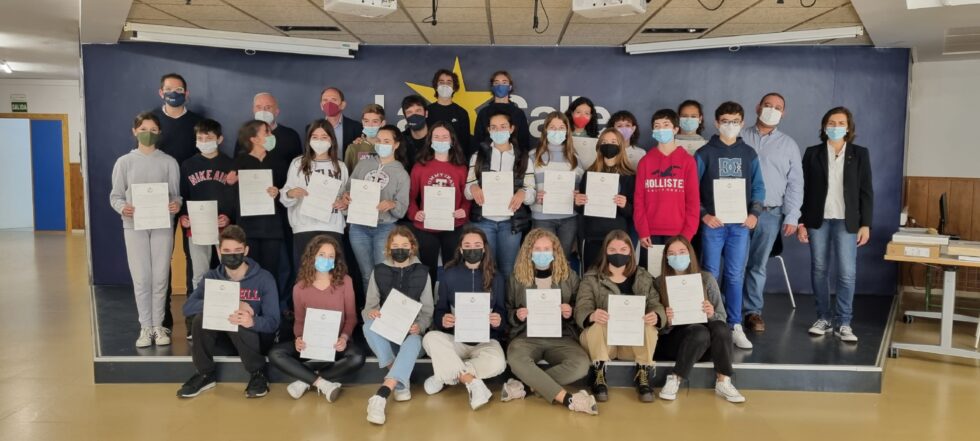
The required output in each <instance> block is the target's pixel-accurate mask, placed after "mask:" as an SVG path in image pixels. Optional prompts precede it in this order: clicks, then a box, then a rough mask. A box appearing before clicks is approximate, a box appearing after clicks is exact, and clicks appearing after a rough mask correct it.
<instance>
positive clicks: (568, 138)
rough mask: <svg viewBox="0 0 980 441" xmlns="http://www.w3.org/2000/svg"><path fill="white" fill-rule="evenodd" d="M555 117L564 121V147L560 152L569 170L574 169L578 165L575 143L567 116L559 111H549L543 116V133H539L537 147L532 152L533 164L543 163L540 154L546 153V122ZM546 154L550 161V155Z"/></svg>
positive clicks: (536, 165) (540, 164)
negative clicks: (539, 139) (539, 138)
mask: <svg viewBox="0 0 980 441" xmlns="http://www.w3.org/2000/svg"><path fill="white" fill-rule="evenodd" d="M556 119H559V120H561V122H563V123H565V132H566V133H565V148H563V149H562V153H563V154H564V155H565V160H566V161H568V168H569V170H574V169H575V166H577V165H578V158H576V156H575V144H574V143H573V142H572V127H571V125H570V124H569V123H568V117H567V116H565V114H564V113H561V112H551V113H549V114H548V116H546V117H545V118H544V124H543V125H542V126H541V127H542V128H543V130H544V133H542V134H541V135H542V136H541V141H540V142H538V148H537V150H536V151H535V152H534V166H535V167H541V166H543V165H544V160H543V159H542V156H544V154H545V153H548V124H551V122H552V121H554V120H556ZM548 156H549V158H548V161H549V162H550V161H551V157H550V156H551V155H550V154H549V155H548Z"/></svg>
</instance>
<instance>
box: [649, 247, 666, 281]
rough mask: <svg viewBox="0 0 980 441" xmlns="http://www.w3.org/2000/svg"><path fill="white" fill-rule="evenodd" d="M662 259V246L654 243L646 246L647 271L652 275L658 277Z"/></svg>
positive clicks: (661, 267)
mask: <svg viewBox="0 0 980 441" xmlns="http://www.w3.org/2000/svg"><path fill="white" fill-rule="evenodd" d="M663 261H664V246H663V245H654V246H652V247H650V248H647V271H648V272H649V273H650V275H651V276H653V277H660V273H661V271H660V270H662V269H663V266H662V265H663Z"/></svg>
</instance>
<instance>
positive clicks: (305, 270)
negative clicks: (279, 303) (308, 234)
mask: <svg viewBox="0 0 980 441" xmlns="http://www.w3.org/2000/svg"><path fill="white" fill-rule="evenodd" d="M324 245H330V246H332V247H333V251H334V255H335V256H336V257H334V264H333V269H332V270H330V284H331V285H333V286H341V285H343V284H344V277H346V276H347V262H345V261H344V247H342V246H340V243H339V242H337V239H334V238H333V237H331V236H330V235H327V234H321V235H318V236H316V237H314V238H313V240H311V241H310V243H309V244H308V245H306V249H305V250H303V258H302V259H300V266H299V272H298V274H297V275H296V283H297V284H298V285H299V286H301V287H310V286H313V282H314V281H315V280H316V254H317V253H319V252H320V247H322V246H324Z"/></svg>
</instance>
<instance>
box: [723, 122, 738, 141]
mask: <svg viewBox="0 0 980 441" xmlns="http://www.w3.org/2000/svg"><path fill="white" fill-rule="evenodd" d="M741 131H742V125H741V124H722V125H721V127H718V133H720V134H721V136H722V137H723V138H738V134H739V132H741Z"/></svg>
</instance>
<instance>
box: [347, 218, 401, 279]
mask: <svg viewBox="0 0 980 441" xmlns="http://www.w3.org/2000/svg"><path fill="white" fill-rule="evenodd" d="M394 228H395V224H378V226H377V227H374V228H372V227H365V226H364V225H351V226H350V234H349V235H348V240H350V247H351V248H352V249H353V250H354V259H356V260H357V267H358V268H360V269H361V278H362V279H363V280H362V282H363V283H364V285H363V286H364V289H367V286H368V281H369V280H371V273H372V272H374V266H375V265H377V264H379V263H381V262H384V260H385V242H387V240H388V233H391V230H393V229H394Z"/></svg>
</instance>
